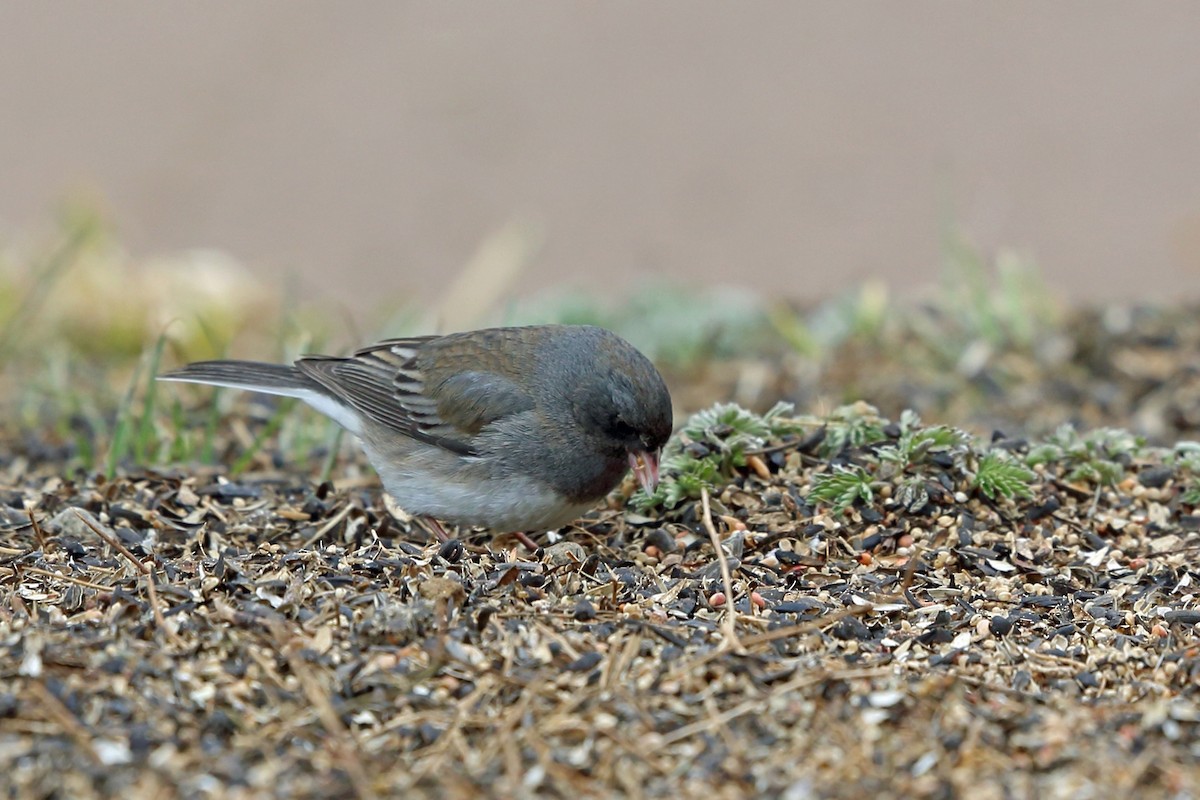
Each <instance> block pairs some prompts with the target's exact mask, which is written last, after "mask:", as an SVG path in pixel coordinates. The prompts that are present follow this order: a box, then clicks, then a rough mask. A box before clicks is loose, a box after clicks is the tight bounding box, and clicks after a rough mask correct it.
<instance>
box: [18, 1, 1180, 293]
mask: <svg viewBox="0 0 1200 800" xmlns="http://www.w3.org/2000/svg"><path fill="white" fill-rule="evenodd" d="M1198 42H1200V6H1197V5H1194V4H1190V3H1178V4H1165V3H1162V4H1160V3H1151V4H1141V3H1139V4H1133V3H1115V2H1093V1H1092V0H1088V2H1056V3H1053V4H1043V3H1004V4H948V3H926V2H916V3H891V2H878V3H870V2H866V3H864V2H856V3H827V4H815V3H811V4H810V3H755V4H745V3H697V2H656V3H645V2H615V3H614V2H605V3H594V2H589V3H576V2H571V3H565V2H564V3H549V2H527V1H524V0H521V1H518V2H506V3H473V4H461V3H454V4H443V3H399V2H382V1H380V2H353V3H332V2H330V3H315V2H292V1H291V0H287V1H283V0H279V1H272V2H267V1H266V0H256V1H255V2H244V0H216V1H214V0H205V2H190V3H162V2H161V1H160V0H137V1H136V2H132V1H123V2H115V3H104V4H100V3H26V2H16V0H7V1H6V2H3V4H0V170H2V172H0V235H3V236H4V237H6V238H9V239H10V240H11V239H12V238H13V237H16V238H20V237H24V236H28V235H29V234H30V233H31V232H37V231H44V230H46V229H48V228H49V226H50V225H51V220H52V210H53V208H54V207H55V205H56V203H58V202H59V201H61V199H62V198H64V197H66V196H70V195H72V194H77V193H80V192H82V193H84V194H85V195H88V196H92V197H102V198H104V203H105V205H106V208H107V211H108V213H109V215H110V216H111V217H112V218H113V219H115V220H116V221H117V222H118V224H119V226H120V229H121V236H122V238H123V240H124V241H125V243H126V244H127V245H128V246H129V247H130V249H131V250H132V251H133V252H134V254H135V255H136V254H149V253H156V252H163V251H173V250H178V249H181V248H191V247H218V248H222V249H225V250H227V251H229V252H230V253H232V254H233V255H234V256H235V257H236V258H238V259H240V260H242V261H245V262H246V263H248V264H250V265H252V266H253V267H254V268H255V269H256V270H258V271H259V272H260V273H261V274H263V275H264V276H266V277H267V278H268V279H269V280H273V281H274V280H280V279H281V278H282V276H284V275H288V274H294V275H299V276H300V277H301V281H300V283H301V286H302V289H303V291H304V292H305V293H306V294H308V295H309V296H311V297H316V296H327V297H330V298H332V299H335V300H338V301H341V302H345V301H346V300H347V299H349V298H352V297H354V296H355V293H359V294H360V295H362V296H365V297H368V298H369V299H370V300H369V302H370V303H371V304H372V305H377V304H378V303H379V302H380V301H382V300H383V299H385V298H386V297H389V296H390V297H396V298H399V297H421V298H435V297H438V296H439V294H440V293H441V291H442V287H443V286H444V284H445V281H446V278H445V276H447V275H451V274H454V273H456V272H457V271H458V270H459V269H460V268H461V267H462V266H463V264H464V263H466V262H467V261H468V260H469V259H470V258H471V254H472V253H473V252H474V251H475V250H476V249H477V248H478V247H479V244H480V242H481V241H483V240H484V239H485V238H487V237H488V236H490V235H494V234H495V233H496V232H497V231H498V230H501V229H503V228H504V226H505V225H507V224H509V223H512V222H513V221H517V222H519V223H520V224H522V225H525V226H527V229H528V230H539V231H540V232H541V233H540V235H541V236H542V237H544V245H543V246H542V248H541V249H540V251H538V253H537V255H536V256H535V257H533V259H532V260H531V261H530V262H529V264H528V269H527V270H526V271H525V273H524V274H523V275H522V277H521V278H520V281H521V282H522V284H521V285H522V286H524V287H529V286H545V285H551V286H555V287H559V286H568V285H582V286H588V287H591V286H618V287H620V286H628V285H630V282H631V281H635V280H636V279H637V278H638V277H639V276H646V275H652V276H666V277H669V278H672V279H676V280H687V281H693V280H695V281H703V282H750V283H753V284H757V285H760V286H765V287H768V289H769V290H770V291H771V292H773V293H778V292H782V293H785V294H788V295H791V296H794V297H796V298H799V299H811V298H815V297H820V296H826V295H828V294H830V293H831V292H834V291H836V290H837V289H839V288H841V287H845V286H847V285H850V284H852V283H854V282H856V281H860V280H862V279H864V278H867V277H872V276H881V277H884V278H886V279H887V280H888V281H889V282H890V283H891V284H892V285H893V286H895V287H898V288H903V287H906V286H909V285H913V284H920V283H924V282H928V281H930V280H933V279H936V277H937V275H938V274H939V269H940V267H939V231H940V228H941V225H942V222H943V221H944V220H954V221H956V222H957V223H959V224H960V225H961V226H963V227H964V228H965V229H966V230H967V231H969V232H970V234H971V236H972V237H973V238H974V239H975V240H976V241H977V242H978V243H979V244H980V245H981V246H983V247H984V248H986V249H989V250H990V249H993V248H995V247H998V246H1012V247H1015V248H1017V249H1018V250H1021V251H1023V252H1025V253H1028V254H1031V255H1033V256H1035V257H1036V259H1037V261H1038V263H1039V264H1040V266H1041V268H1042V270H1043V272H1044V273H1045V275H1046V276H1047V278H1048V280H1049V282H1050V284H1051V286H1052V288H1053V289H1054V290H1056V291H1058V292H1061V293H1063V294H1064V295H1066V296H1068V297H1071V298H1075V299H1083V300H1095V299H1113V298H1123V297H1136V298H1145V299H1162V298H1176V297H1179V296H1187V297H1192V298H1195V297H1198V296H1200V45H1198Z"/></svg>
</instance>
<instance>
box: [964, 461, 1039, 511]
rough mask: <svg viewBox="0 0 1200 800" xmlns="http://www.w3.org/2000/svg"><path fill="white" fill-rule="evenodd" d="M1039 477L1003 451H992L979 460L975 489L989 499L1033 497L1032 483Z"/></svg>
mask: <svg viewBox="0 0 1200 800" xmlns="http://www.w3.org/2000/svg"><path fill="white" fill-rule="evenodd" d="M1036 477H1037V476H1036V475H1035V474H1034V473H1033V471H1032V470H1030V469H1028V468H1026V467H1025V466H1024V465H1023V464H1021V463H1020V462H1018V461H1017V460H1015V459H1014V458H1012V457H1011V456H1009V455H1008V453H1007V452H1005V451H1003V450H992V451H991V452H989V453H988V454H986V455H985V456H984V457H983V458H981V459H980V460H979V470H978V471H977V472H976V473H975V488H977V489H978V490H979V491H981V492H983V493H984V494H985V495H986V496H987V497H988V499H990V500H995V499H997V498H998V497H1001V496H1003V497H1006V498H1008V499H1010V500H1011V499H1012V498H1014V497H1032V496H1033V487H1032V485H1031V484H1032V483H1033V480H1034V478H1036Z"/></svg>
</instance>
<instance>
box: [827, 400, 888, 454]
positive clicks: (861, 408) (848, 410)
mask: <svg viewBox="0 0 1200 800" xmlns="http://www.w3.org/2000/svg"><path fill="white" fill-rule="evenodd" d="M886 425H887V420H885V419H883V418H882V417H880V416H879V410H878V409H876V408H875V407H874V406H872V405H870V404H868V403H863V402H858V403H852V404H850V405H845V406H840V407H839V408H835V409H834V410H833V413H832V414H830V415H829V416H828V417H827V418H826V420H825V440H824V441H823V442H822V443H821V448H820V453H821V456H822V457H824V458H830V457H832V456H835V455H837V454H838V453H840V452H842V451H843V450H845V449H847V448H855V447H862V446H863V445H866V444H871V443H873V442H881V441H883V440H884V439H886V438H887V434H885V433H884V431H883V429H884V427H885V426H886Z"/></svg>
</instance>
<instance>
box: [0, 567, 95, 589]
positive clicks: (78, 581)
mask: <svg viewBox="0 0 1200 800" xmlns="http://www.w3.org/2000/svg"><path fill="white" fill-rule="evenodd" d="M7 569H11V570H12V571H13V574H14V575H17V576H20V575H23V574H25V573H26V572H28V573H30V574H32V575H44V576H46V577H47V578H55V579H56V580H60V581H66V582H67V583H74V584H77V585H79V586H86V587H87V588H89V589H98V590H99V591H102V592H111V591H112V590H113V587H112V586H105V585H104V584H102V583H92V582H91V581H85V580H84V579H83V578H76V577H74V576H73V575H61V574H59V573H57V572H51V571H50V570H48V569H40V568H38V567H25V566H16V565H10V566H8V567H7Z"/></svg>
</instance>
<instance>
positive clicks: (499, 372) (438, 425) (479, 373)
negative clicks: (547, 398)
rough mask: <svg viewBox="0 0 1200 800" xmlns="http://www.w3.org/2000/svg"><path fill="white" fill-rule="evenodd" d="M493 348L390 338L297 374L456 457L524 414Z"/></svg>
mask: <svg viewBox="0 0 1200 800" xmlns="http://www.w3.org/2000/svg"><path fill="white" fill-rule="evenodd" d="M495 344H496V343H494V342H489V341H488V340H486V339H480V338H478V337H475V338H473V337H469V336H443V337H433V336H426V337H415V338H410V339H388V340H386V341H383V342H380V343H379V344H376V345H372V346H371V347H367V348H364V349H362V350H359V351H358V352H356V353H355V354H354V355H352V356H350V357H348V358H334V357H329V356H308V357H305V358H302V359H300V360H299V361H297V362H296V366H297V368H299V369H300V370H301V371H302V372H304V373H305V374H306V375H309V376H310V377H311V378H312V379H313V380H315V381H316V382H318V383H320V384H321V385H322V386H323V387H325V388H326V389H327V390H328V391H329V392H331V393H332V394H334V395H336V396H337V397H338V398H340V399H341V400H342V401H343V402H345V403H347V404H349V405H350V406H351V407H353V408H354V409H355V410H356V411H358V412H359V413H360V414H362V415H363V416H364V417H366V418H367V419H370V420H372V421H373V422H375V423H377V424H379V425H383V426H386V427H388V428H390V429H392V430H395V431H397V432H399V433H401V434H404V435H405V436H410V437H412V438H414V439H417V440H420V441H423V442H427V443H429V444H433V445H437V446H438V447H442V448H445V449H446V450H450V451H452V452H455V453H459V454H461V455H474V454H475V450H474V448H473V447H472V444H471V441H472V439H473V438H474V436H475V434H477V433H479V431H480V430H481V429H482V428H483V427H484V426H485V425H487V424H489V423H491V422H494V421H496V420H498V419H501V418H503V417H507V416H510V415H512V414H519V413H521V412H522V411H528V410H529V409H532V408H533V406H534V401H533V398H532V397H531V396H530V395H529V394H528V393H526V392H525V391H523V390H522V389H521V388H520V386H519V385H518V383H517V381H516V380H514V378H515V377H516V376H515V374H514V373H513V371H512V369H511V368H510V365H509V364H508V363H507V362H506V360H505V359H504V358H503V357H502V356H500V355H498V354H497V351H496V349H495V347H494V345H495Z"/></svg>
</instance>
